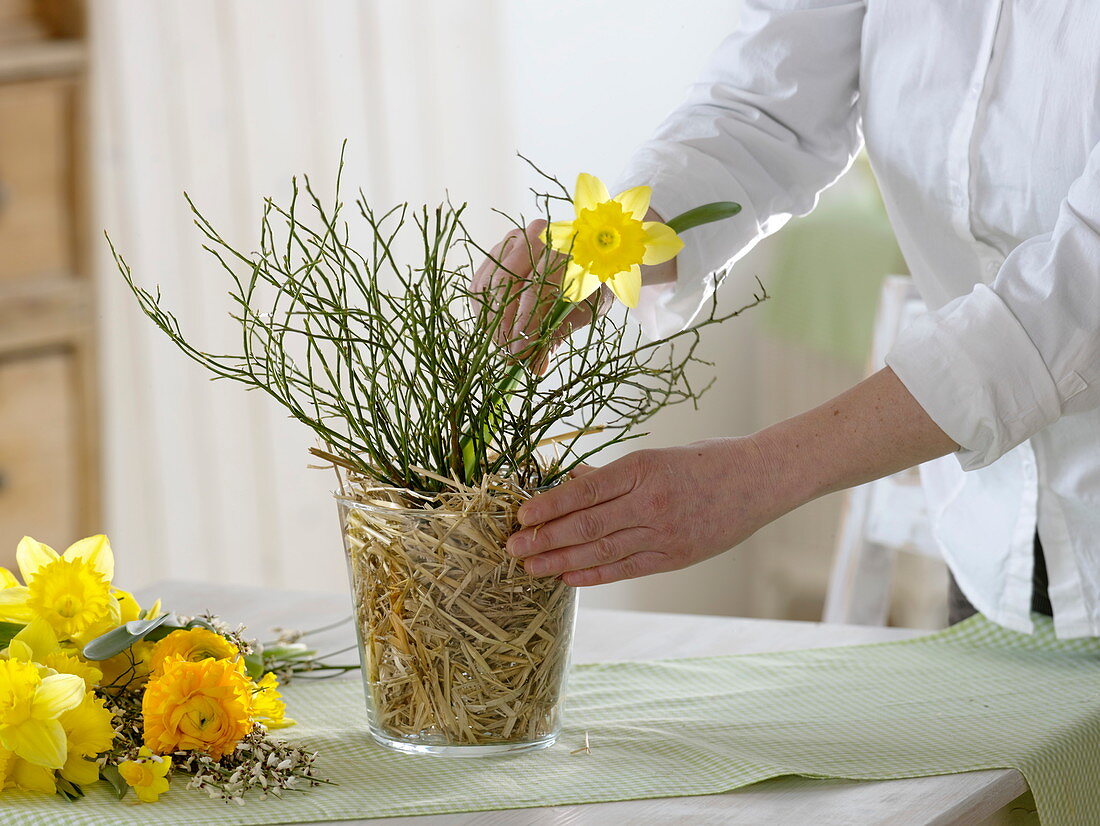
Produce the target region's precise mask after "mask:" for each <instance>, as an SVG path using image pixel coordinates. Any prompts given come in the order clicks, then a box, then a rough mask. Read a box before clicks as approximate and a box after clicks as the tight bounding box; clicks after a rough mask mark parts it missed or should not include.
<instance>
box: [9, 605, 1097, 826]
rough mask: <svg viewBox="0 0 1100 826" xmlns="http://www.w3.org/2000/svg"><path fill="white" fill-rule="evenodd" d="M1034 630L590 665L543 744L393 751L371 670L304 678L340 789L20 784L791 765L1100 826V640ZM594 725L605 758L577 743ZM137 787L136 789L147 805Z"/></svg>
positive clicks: (682, 782) (467, 800) (398, 803)
mask: <svg viewBox="0 0 1100 826" xmlns="http://www.w3.org/2000/svg"><path fill="white" fill-rule="evenodd" d="M1037 623H1038V630H1037V633H1036V634H1035V635H1034V636H1032V637H1028V636H1026V635H1022V634H1018V633H1015V632H1012V631H1007V630H1005V629H1003V628H1000V627H998V626H996V625H994V624H992V623H990V622H988V621H986V620H984V619H983V618H981V617H975V618H973V619H971V620H968V621H967V622H965V623H963V624H961V625H959V626H956V627H955V628H952V629H949V630H947V631H944V632H940V633H938V634H932V635H929V636H926V637H920V638H917V639H913V640H906V641H903V642H891V643H879V644H874V645H863V646H851V647H847V648H828V649H817V650H809V651H791V652H782V653H776V654H748V655H741V656H725V657H707V658H699V659H689V660H663V661H656V662H637V663H609V664H599V665H583V666H579V667H577V668H576V669H575V671H574V674H573V677H572V683H571V686H570V692H569V704H568V709H567V727H566V730H565V732H564V734H563V736H562V738H561V740H560V741H559V743H558V744H557V745H556V746H554V747H553V748H550V749H547V750H545V751H541V752H534V753H529V754H525V755H513V756H504V757H497V758H484V759H469V758H466V759H463V758H440V757H414V756H408V755H402V754H395V753H391V752H388V751H385V750H383V749H381V748H379V747H378V746H375V745H374V744H373V743H372V742H371V741H370V739H369V737H368V735H367V733H366V730H365V727H364V724H363V722H362V721H363V717H364V714H363V696H362V690H361V688H360V686H359V684H358V681H355V680H342V681H329V682H320V683H302V684H300V685H298V686H292V687H291V688H290V689H289V690H288V692H287V695H288V701H289V704H290V711H291V714H292V715H293V716H294V717H295V718H296V719H298V720H299V721H300V725H299V726H297V727H295V728H293V729H288V730H287V734H288V736H291V737H293V738H296V739H300V740H302V741H304V742H305V743H307V744H308V745H309V746H310V747H311V748H314V749H317V750H318V751H320V752H321V759H320V762H319V765H320V766H321V768H322V770H323V771H324V772H325V773H327V775H328V776H329V777H331V778H332V779H333V780H335V781H337V782H338V783H339V786H336V787H324V788H319V789H313V790H310V791H309V792H307V793H304V794H295V795H292V796H290V797H287V798H285V799H283V800H282V801H277V800H268V801H263V802H261V801H254V802H251V803H250V804H249V805H247V806H245V807H243V808H238V807H235V806H226V805H225V804H221V803H216V802H214V801H211V800H209V799H207V798H205V797H203V796H202V795H200V794H199V793H197V792H192V791H188V790H186V789H184V788H182V785H183V784H180V786H178V787H175V788H173V790H172V791H171V792H169V793H168V794H167V795H165V796H164V797H162V798H161V801H160V802H159V803H156V804H151V805H150V804H146V805H137V804H132V803H129V804H128V803H119V802H118V801H117V800H114V799H113V798H112V797H111V796H110V794H109V790H108V789H107V788H106V785H105V784H103V783H99V784H96V787H93V788H91V789H89V790H88V791H89V794H88V796H87V797H86V798H85V799H84V800H83V801H81V802H79V803H76V804H68V803H65V802H64V801H61V800H60V799H56V798H48V797H42V796H37V797H36V796H33V795H27V794H24V793H21V792H14V791H11V790H9V791H7V792H5V793H4V796H3V798H2V800H0V806H2V807H3V809H0V817H3V820H4V822H19V823H21V824H31V825H33V824H55V823H72V824H95V826H98V825H99V824H102V823H119V824H126V823H147V822H151V821H159V822H174V823H188V824H191V826H205V825H206V824H211V825H212V824H225V823H241V824H251V823H286V822H294V821H314V820H340V819H344V818H363V817H382V816H388V815H411V814H429V813H443V812H459V811H476V810H488V809H505V808H513V807H526V806H546V805H560V804H570V803H588V802H595V801H609V800H626V799H633V798H645V797H673V796H679V795H698V794H710V793H716V792H728V791H730V790H733V789H737V788H739V787H742V786H746V785H748V784H750V783H756V782H758V781H760V780H764V779H767V778H772V777H778V776H782V775H792V774H794V775H804V776H808V777H829V778H849V779H887V778H899V777H914V776H922V775H933V774H948V773H953V772H962V771H970V770H975V769H990V768H1007V767H1011V768H1016V769H1019V770H1020V771H1021V772H1022V773H1023V775H1024V777H1025V778H1026V779H1027V781H1028V784H1029V785H1030V787H1031V789H1032V792H1033V794H1034V796H1035V802H1036V806H1037V808H1038V812H1039V817H1040V819H1041V820H1042V822H1044V823H1047V824H1097V823H1100V789H1098V788H1097V785H1098V781H1100V640H1071V641H1058V640H1056V639H1055V638H1054V635H1053V632H1052V629H1051V625H1050V621H1049V620H1045V619H1042V618H1038V619H1037ZM585 732H588V733H589V735H590V742H591V753H590V754H586V753H580V754H572V753H571V752H572V750H574V749H576V748H577V747H578V746H580V745H582V744H583V742H584V736H585ZM132 799H133V798H132V797H130V798H128V800H132Z"/></svg>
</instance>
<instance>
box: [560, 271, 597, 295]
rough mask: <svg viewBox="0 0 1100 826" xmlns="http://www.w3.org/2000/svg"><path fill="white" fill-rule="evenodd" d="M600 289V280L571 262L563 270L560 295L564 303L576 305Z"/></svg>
mask: <svg viewBox="0 0 1100 826" xmlns="http://www.w3.org/2000/svg"><path fill="white" fill-rule="evenodd" d="M599 288H600V278H599V276H597V275H593V274H592V273H590V272H588V271H587V270H586V269H585V268H584V267H582V266H580V264H577V263H575V262H573V261H570V262H569V266H567V267H566V268H565V279H564V281H563V282H562V287H561V293H562V296H563V297H564V298H565V300H566V301H572V302H573V303H574V304H576V303H577V302H578V301H584V300H585V299H586V298H588V296H590V295H592V293H594V292H595V291H596V290H598V289H599Z"/></svg>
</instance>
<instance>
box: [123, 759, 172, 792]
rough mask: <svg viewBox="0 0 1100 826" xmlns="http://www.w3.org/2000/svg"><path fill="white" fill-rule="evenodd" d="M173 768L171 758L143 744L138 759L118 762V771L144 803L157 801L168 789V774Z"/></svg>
mask: <svg viewBox="0 0 1100 826" xmlns="http://www.w3.org/2000/svg"><path fill="white" fill-rule="evenodd" d="M171 768H172V760H171V758H168V757H161V756H160V755H159V754H153V752H152V751H151V750H150V749H149V747H148V746H142V747H141V750H140V751H139V752H138V759H137V760H124V761H122V762H121V763H119V764H118V773H119V774H121V775H122V779H123V780H125V781H126V782H127V783H128V784H130V786H131V787H132V788H133V790H134V793H135V794H137V796H138V799H140V800H141V801H142V802H143V803H156V802H157V798H159V797H160V796H161V795H162V794H164V793H165V792H166V791H168V777H167V774H168V770H169V769H171Z"/></svg>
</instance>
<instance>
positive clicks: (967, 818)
mask: <svg viewBox="0 0 1100 826" xmlns="http://www.w3.org/2000/svg"><path fill="white" fill-rule="evenodd" d="M139 596H140V598H142V599H143V602H144V600H151V599H153V598H155V597H160V598H161V599H162V600H163V601H164V604H165V606H166V607H168V608H170V609H171V610H174V611H179V612H180V613H184V614H187V613H199V612H202V611H211V612H213V613H215V614H218V615H219V616H221V617H222V618H223V619H224V620H226V621H227V622H229V623H230V624H231V625H236V624H237V623H238V622H241V623H244V624H245V625H247V626H248V627H249V629H250V630H251V632H252V633H253V634H255V635H256V636H258V637H265V636H268V635H269V632H270V630H271V629H272V628H273V627H276V626H280V627H284V628H297V629H305V628H316V627H320V626H323V625H326V624H328V623H332V622H335V621H337V620H339V619H341V618H342V617H346V616H348V615H350V613H351V599H350V595H349V594H348V593H339V594H317V593H299V592H290V591H275V590H267V589H261V588H247V587H231V586H221V585H210V584H206V583H202V584H200V583H189V582H168V583H164V584H162V585H159V586H155V587H152V588H147V589H142V591H140V592H139ZM354 633H355V632H354V630H353V628H352V627H351V626H350V624H344V625H341V626H340V627H338V628H335V629H333V630H331V631H327V632H325V633H324V634H319V635H317V636H316V637H314V638H312V639H311V643H314V644H315V645H316V647H317V649H318V650H319V651H321V652H325V651H330V650H336V649H339V648H343V647H344V646H347V645H351V644H353V643H354ZM921 633H924V632H920V631H912V630H904V629H898V628H873V627H864V626H848V625H825V624H821V623H811V622H787V621H778V620H756V619H740V618H731V617H713V616H700V615H688V614H658V613H649V612H642V611H608V610H586V609H584V608H583V595H582V608H581V610H580V612H579V616H578V619H577V632H576V640H575V648H574V657H573V659H574V662H577V663H586V662H607V661H613V660H619V661H622V660H647V659H659V658H668V657H694V656H708V655H714V654H748V653H756V652H764V651H784V650H794V649H799V648H828V647H831V646H838V645H852V644H856V643H869V642H883V641H887V640H901V639H907V638H910V637H915V636H918V635H920V634H921ZM357 678H358V677H357V676H356V677H351V678H349V679H357ZM364 713H365V712H364ZM425 759H431V758H427V757H426V758H425ZM1026 791H1027V786H1026V784H1025V783H1024V780H1023V777H1022V776H1021V775H1020V773H1019V772H1017V771H1015V770H1012V769H998V770H989V771H978V772H966V773H963V774H953V775H943V776H938V777H919V778H913V779H908V780H887V781H874V782H867V781H859V782H856V781H839V780H815V779H809V778H798V777H787V778H779V779H776V780H769V781H766V782H763V783H757V784H756V785H754V786H750V787H748V788H745V789H741V790H738V791H735V792H730V793H727V794H717V795H706V796H700V797H678V798H663V799H655V800H628V801H622V802H615V803H593V804H587V805H580V806H553V807H545V808H538V809H515V810H509V811H502V812H472V813H469V814H455V815H437V816H430V817H410V818H401V819H400V820H399V821H397V822H400V823H401V824H402V826H405V825H406V824H415V826H421V825H422V824H423V825H424V826H427V824H432V826H443V824H450V826H454V824H475V823H476V824H479V826H481V824H524V825H525V826H527V825H528V824H530V825H531V826H535V825H536V824H537V825H538V826H544V825H545V824H601V825H602V824H608V823H674V822H691V823H693V824H706V823H723V824H729V823H732V824H736V823H746V824H749V823H751V824H757V823H765V822H766V823H768V824H769V826H783V825H784V824H792V825H793V824H798V826H802V825H803V824H806V823H814V824H817V825H818V826H829V825H830V824H845V825H846V826H847V824H856V823H858V824H866V825H867V826H871V824H891V826H910V825H911V826H917V824H921V826H931V825H932V824H936V825H937V826H939V825H940V824H963V823H965V824H972V823H980V822H981V821H983V820H984V819H986V818H988V817H990V816H992V815H993V814H994V813H995V812H997V811H998V810H1000V809H1001V808H1002V807H1004V806H1006V805H1008V804H1010V803H1011V802H1012V801H1013V800H1015V799H1016V798H1017V797H1019V796H1020V795H1021V794H1024V793H1025V792H1026ZM344 822H352V823H360V824H366V823H371V824H383V823H386V822H387V821H384V820H357V821H344ZM391 822H393V821H391Z"/></svg>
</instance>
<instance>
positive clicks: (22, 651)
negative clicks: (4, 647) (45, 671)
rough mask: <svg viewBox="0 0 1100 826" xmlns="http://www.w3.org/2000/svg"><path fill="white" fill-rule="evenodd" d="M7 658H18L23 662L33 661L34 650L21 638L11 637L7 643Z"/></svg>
mask: <svg viewBox="0 0 1100 826" xmlns="http://www.w3.org/2000/svg"><path fill="white" fill-rule="evenodd" d="M8 659H9V660H18V661H19V662H23V663H29V662H34V652H33V651H31V647H30V646H29V645H27V644H26V643H25V642H23V641H22V640H18V639H13V640H12V641H11V642H10V643H8Z"/></svg>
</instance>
